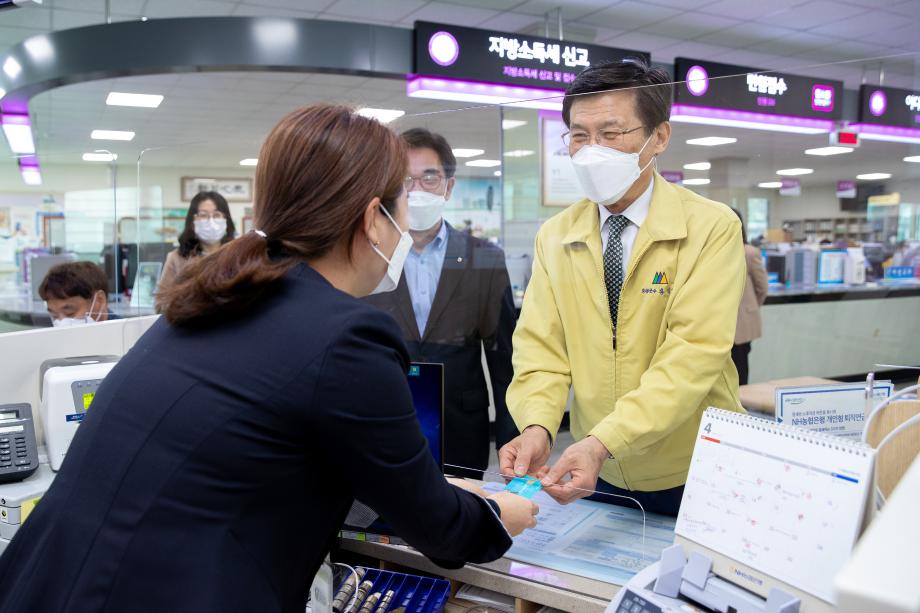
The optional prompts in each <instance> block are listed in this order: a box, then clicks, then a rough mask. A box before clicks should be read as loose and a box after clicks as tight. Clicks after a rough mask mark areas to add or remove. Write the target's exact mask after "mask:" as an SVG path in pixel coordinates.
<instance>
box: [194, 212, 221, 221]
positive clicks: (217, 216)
mask: <svg viewBox="0 0 920 613" xmlns="http://www.w3.org/2000/svg"><path fill="white" fill-rule="evenodd" d="M223 218H224V214H223V213H221V212H220V211H214V212H213V213H205V212H204V211H199V212H197V213H195V219H196V220H198V221H208V220H209V219H223Z"/></svg>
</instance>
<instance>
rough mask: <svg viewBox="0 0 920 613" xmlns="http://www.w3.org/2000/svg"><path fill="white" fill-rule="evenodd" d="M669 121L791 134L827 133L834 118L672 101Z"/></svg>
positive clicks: (831, 127) (832, 127)
mask: <svg viewBox="0 0 920 613" xmlns="http://www.w3.org/2000/svg"><path fill="white" fill-rule="evenodd" d="M671 121H677V122H682V123H695V124H702V125H707V126H726V127H729V128H746V129H749V130H767V131H769V132H791V133H793V134H826V133H828V132H830V131H832V130H833V129H834V122H833V121H832V120H829V119H812V118H808V117H793V116H791V115H768V114H766V113H755V112H752V111H735V110H729V109H717V108H712V107H705V106H690V105H686V104H675V105H674V106H673V107H671Z"/></svg>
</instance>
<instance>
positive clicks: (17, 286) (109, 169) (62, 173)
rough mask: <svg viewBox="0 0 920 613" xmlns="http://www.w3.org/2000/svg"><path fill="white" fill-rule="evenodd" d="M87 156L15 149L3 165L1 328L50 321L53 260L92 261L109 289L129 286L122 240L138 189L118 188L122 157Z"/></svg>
mask: <svg viewBox="0 0 920 613" xmlns="http://www.w3.org/2000/svg"><path fill="white" fill-rule="evenodd" d="M41 142H42V141H41V139H40V140H39V144H40V143H41ZM82 155H83V152H82V151H79V150H73V151H61V150H58V151H56V152H53V153H49V154H47V155H42V156H41V157H40V159H39V158H37V157H36V156H33V155H28V156H27V155H22V156H8V157H7V159H6V161H5V162H4V163H3V164H2V167H3V168H4V170H3V171H2V174H0V181H2V188H0V334H2V333H4V332H13V331H17V330H27V329H31V328H34V327H44V326H50V325H51V318H50V316H49V314H48V312H47V310H46V307H45V303H44V301H43V300H42V298H41V296H40V295H39V289H40V287H41V284H42V281H43V280H44V278H45V275H46V274H47V273H48V271H49V269H50V268H52V267H53V266H54V265H57V264H61V263H65V262H71V261H85V262H90V263H92V264H94V265H97V266H98V267H99V268H100V270H101V271H103V272H104V274H105V276H106V277H107V279H108V287H107V288H106V289H107V290H108V292H109V294H110V295H117V294H118V293H120V292H121V291H122V289H123V287H122V286H121V284H120V279H119V278H118V276H117V275H116V274H115V269H116V253H115V245H116V244H117V243H118V241H119V235H118V234H119V225H118V220H119V217H120V216H121V215H126V214H130V212H131V211H133V210H134V207H135V204H134V198H133V197H132V196H131V194H130V193H129V192H130V191H131V189H133V188H129V190H128V191H125V190H124V189H121V190H120V189H119V188H118V171H119V168H118V166H116V165H115V164H113V163H111V162H110V161H99V162H93V163H89V162H84V161H83V160H82V159H81V156H82ZM99 155H100V156H105V155H106V154H104V153H100V154H99ZM100 159H101V158H100ZM97 277H98V275H97ZM111 306H112V307H113V308H116V309H117V308H118V304H117V303H116V304H112V305H111ZM96 315H98V312H97V313H96Z"/></svg>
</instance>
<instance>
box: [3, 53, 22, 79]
mask: <svg viewBox="0 0 920 613" xmlns="http://www.w3.org/2000/svg"><path fill="white" fill-rule="evenodd" d="M3 72H5V73H6V76H8V77H9V78H11V79H15V78H16V77H18V76H19V73H20V72H22V64H20V63H19V62H18V61H17V60H16V58H14V57H13V56H12V55H11V56H9V57H8V58H6V61H5V62H3Z"/></svg>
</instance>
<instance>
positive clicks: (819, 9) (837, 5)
mask: <svg viewBox="0 0 920 613" xmlns="http://www.w3.org/2000/svg"><path fill="white" fill-rule="evenodd" d="M866 13H870V11H867V10H866V9H865V8H863V7H859V6H851V5H849V4H843V3H842V2H831V1H830V0H816V1H813V2H806V3H804V4H801V5H799V6H796V7H794V8H788V9H786V10H783V11H780V12H778V13H774V14H772V15H770V16H768V17H764V18H761V19H759V20H758V21H761V22H764V23H781V24H782V25H783V26H786V27H789V28H792V29H794V30H810V29H812V28H817V27H819V26H823V25H830V24H833V23H835V22H837V21H840V20H842V19H846V18H848V17H853V16H856V15H861V14H866Z"/></svg>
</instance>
